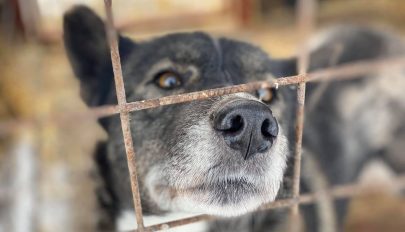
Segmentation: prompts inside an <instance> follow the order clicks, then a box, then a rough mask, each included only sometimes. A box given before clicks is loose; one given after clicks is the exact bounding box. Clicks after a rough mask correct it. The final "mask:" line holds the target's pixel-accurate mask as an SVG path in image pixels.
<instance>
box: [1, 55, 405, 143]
mask: <svg viewBox="0 0 405 232" xmlns="http://www.w3.org/2000/svg"><path fill="white" fill-rule="evenodd" d="M399 67H405V57H403V56H401V57H392V58H384V59H376V60H368V61H357V62H352V63H348V64H344V65H339V66H336V67H333V68H327V69H322V70H318V71H315V72H311V73H308V74H306V75H295V76H288V77H279V78H277V79H274V80H270V81H255V82H250V83H247V84H241V85H234V86H228V87H223V88H216V89H209V90H203V91H197V92H191V93H184V94H178V95H171V96H166V97H161V98H155V99H148V100H142V101H136V102H129V103H125V104H124V105H122V106H121V107H122V108H121V109H120V107H119V106H118V105H105V106H99V107H92V108H90V109H88V110H83V111H80V112H71V113H63V114H62V113H61V114H53V115H50V116H48V117H47V118H46V121H52V122H56V123H68V122H74V123H76V122H77V121H78V120H85V119H95V118H104V117H108V116H111V115H115V114H118V113H120V112H132V111H139V110H144V109H150V108H156V107H160V106H165V105H171V104H178V103H184V102H189V101H195V100H203V99H207V98H210V97H216V96H222V95H226V94H232V93H239V92H250V91H254V90H257V89H260V88H270V87H278V86H285V85H292V84H298V83H301V82H322V81H331V80H346V79H353V78H359V76H360V75H366V74H371V73H374V72H377V71H379V70H382V69H384V68H399ZM387 81H389V80H387ZM43 120H44V119H42V120H41V121H42V122H43ZM39 121H40V120H39V119H17V120H8V121H5V122H2V123H0V137H1V136H4V135H5V134H8V133H10V131H12V130H13V129H14V128H16V127H19V126H32V125H35V124H36V123H38V122H39Z"/></svg>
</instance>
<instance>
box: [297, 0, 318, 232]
mask: <svg viewBox="0 0 405 232" xmlns="http://www.w3.org/2000/svg"><path fill="white" fill-rule="evenodd" d="M314 10H315V0H300V1H298V4H297V26H298V30H299V33H300V38H301V39H302V41H303V46H302V47H301V48H300V53H299V57H298V63H297V70H298V74H299V75H304V76H305V75H306V74H307V69H308V65H309V51H308V47H307V46H306V40H307V38H308V37H309V35H310V33H311V31H312V29H313V24H314V16H315V11H314ZM305 89H306V84H305V82H302V83H299V84H298V88H297V109H296V116H297V118H296V124H295V126H296V127H295V128H296V131H295V152H294V176H293V198H294V199H298V197H299V194H300V176H301V155H302V134H303V129H304V106H305ZM298 209H299V204H298V203H297V204H294V205H293V206H292V207H291V214H292V219H293V222H294V224H295V225H292V226H293V227H292V231H298V230H299V228H298V223H296V222H297V221H298V220H299V216H298V215H299V210H298Z"/></svg>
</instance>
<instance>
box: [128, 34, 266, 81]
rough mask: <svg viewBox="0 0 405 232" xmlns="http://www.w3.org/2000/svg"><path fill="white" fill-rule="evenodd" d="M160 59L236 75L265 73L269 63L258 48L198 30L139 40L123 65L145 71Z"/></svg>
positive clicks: (264, 54)
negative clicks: (144, 40) (140, 41)
mask: <svg viewBox="0 0 405 232" xmlns="http://www.w3.org/2000/svg"><path fill="white" fill-rule="evenodd" d="M162 60H169V61H170V62H172V63H177V64H186V65H194V66H196V67H197V68H199V69H203V68H206V69H219V68H220V69H222V70H228V71H229V70H232V72H234V73H235V74H237V75H240V74H241V72H242V73H249V74H250V73H255V72H267V71H269V70H268V69H269V66H270V65H269V64H270V59H269V57H268V56H267V54H266V53H265V52H263V51H262V50H261V49H260V48H258V47H255V46H253V45H250V44H248V43H244V42H241V41H236V40H232V39H227V38H216V37H213V36H210V35H208V34H206V33H202V32H195V33H176V34H170V35H166V36H163V37H159V38H155V39H152V40H149V41H147V42H142V43H139V44H138V46H137V49H134V52H133V54H132V55H131V56H130V57H129V59H127V65H126V66H127V68H129V69H135V68H136V70H137V72H141V73H146V72H147V71H148V69H150V68H151V67H152V66H153V65H155V64H156V63H159V62H161V61H162ZM200 71H201V70H200Z"/></svg>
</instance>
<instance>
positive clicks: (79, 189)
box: [0, 0, 405, 232]
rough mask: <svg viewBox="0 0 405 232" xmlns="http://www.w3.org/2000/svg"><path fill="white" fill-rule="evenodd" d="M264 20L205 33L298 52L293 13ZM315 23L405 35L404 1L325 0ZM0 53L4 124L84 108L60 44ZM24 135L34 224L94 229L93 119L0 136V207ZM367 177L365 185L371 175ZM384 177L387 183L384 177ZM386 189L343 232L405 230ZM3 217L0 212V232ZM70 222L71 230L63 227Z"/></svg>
mask: <svg viewBox="0 0 405 232" xmlns="http://www.w3.org/2000/svg"><path fill="white" fill-rule="evenodd" d="M262 17H263V18H262V19H261V20H262V21H263V22H265V23H260V24H259V25H257V24H255V25H253V26H252V27H249V28H242V29H241V28H239V27H237V26H235V25H234V24H232V23H230V22H229V21H224V22H223V24H226V26H223V27H220V26H217V27H215V28H208V30H209V31H210V32H212V33H213V34H215V35H226V36H230V37H234V38H238V39H241V40H245V41H249V42H252V43H254V44H257V45H259V46H261V47H262V48H264V49H265V50H266V51H268V52H269V53H270V54H271V55H272V56H275V57H287V56H290V55H292V54H294V52H295V50H296V48H297V44H299V43H300V39H299V37H298V34H297V32H296V30H295V28H294V17H293V12H292V10H291V11H289V10H286V9H275V10H273V11H272V12H271V14H266V15H264V16H262ZM318 21H319V22H321V23H320V24H319V25H318V27H321V28H322V27H325V26H328V25H330V24H333V23H335V22H339V23H344V22H356V23H362V24H368V25H375V26H378V27H382V28H384V29H390V30H394V31H396V32H397V33H401V34H402V35H405V26H403V22H405V1H403V0H390V1H389V0H386V1H384V0H372V1H371V0H352V1H348V0H344V1H343V0H342V1H340V0H335V1H327V2H325V3H324V4H321V8H320V12H319V16H318ZM191 29H193V30H194V29H195V28H191ZM183 30H186V29H183ZM162 33H163V32H162V31H159V32H156V31H154V32H150V33H146V32H142V33H139V32H137V29H136V28H132V29H131V30H130V31H129V30H128V34H129V35H130V36H132V37H135V38H138V39H145V38H148V37H150V36H151V35H156V34H162ZM0 48H1V50H0V51H1V53H0V62H1V67H0V68H1V70H0V76H1V78H0V119H3V120H4V119H7V118H12V117H18V118H37V117H39V118H41V117H42V116H44V115H49V114H55V113H57V114H64V113H66V114H68V113H69V112H77V111H81V110H84V109H85V108H86V107H85V106H84V104H83V103H82V102H81V100H80V98H79V95H78V83H77V81H76V80H75V78H74V77H73V74H72V71H71V70H70V66H69V65H68V62H67V59H66V56H65V53H64V49H63V45H62V43H61V42H60V41H59V42H54V43H52V44H50V45H38V44H36V43H34V44H28V45H18V46H16V47H7V48H5V47H1V46H0ZM21 134H29V136H28V138H29V139H28V140H29V141H28V143H29V144H32V145H33V146H34V148H33V150H34V152H33V153H32V154H31V155H34V156H35V157H37V158H38V160H40V162H38V163H33V164H30V165H32V167H33V168H34V169H36V170H38V176H36V177H35V178H34V179H32V180H33V181H35V183H37V186H40V187H38V188H39V191H38V196H36V198H35V200H34V202H33V203H34V204H36V207H39V208H40V209H41V213H40V214H39V215H36V217H37V218H38V220H39V221H40V222H39V223H38V224H37V225H36V226H37V227H38V228H39V229H40V231H54V230H55V228H58V231H89V230H90V228H91V227H92V225H93V224H92V223H93V221H92V219H93V217H92V214H93V212H94V211H93V210H94V209H95V204H94V198H93V197H94V195H93V188H94V185H93V181H92V178H91V170H92V157H91V155H92V149H93V146H94V144H95V142H96V141H97V139H100V138H103V137H104V136H105V134H104V133H103V132H102V130H101V129H100V128H99V127H98V125H97V123H95V122H94V121H83V120H80V121H73V122H71V123H64V124H56V123H50V122H41V121H39V122H37V123H35V124H33V126H31V127H29V128H27V129H18V130H17V129H15V130H13V133H12V136H2V135H1V134H0V190H1V191H0V209H1V208H2V207H6V206H7V205H10V204H11V205H12V204H13V202H8V201H7V200H5V199H6V198H4V197H3V198H2V195H1V193H2V192H5V193H7V192H8V193H9V195H10V194H13V193H15V191H16V189H15V186H13V184H12V183H9V182H8V181H5V180H6V179H8V178H7V177H10V176H13V175H15V173H16V171H17V170H15V169H13V167H14V166H13V165H14V164H13V163H15V161H14V160H13V159H12V160H9V159H7V158H6V155H5V154H9V153H10V147H12V146H11V145H12V144H15V143H17V142H15V140H14V139H13V138H15V137H18V136H19V135H21ZM373 170H377V169H373V168H371V171H368V173H369V178H368V180H370V179H371V180H374V178H377V177H379V176H381V175H380V174H379V172H378V171H373ZM377 179H378V178H377ZM364 180H365V182H367V178H364ZM382 180H383V182H384V181H386V180H387V179H384V178H382ZM384 186H385V187H382V188H380V191H376V192H375V193H372V194H370V195H368V196H366V197H361V198H356V199H354V201H353V203H352V205H351V210H350V213H349V216H348V221H347V225H346V231H353V232H354V231H356V232H358V231H360V232H362V231H364V232H374V231H384V232H391V231H392V232H400V231H404V230H405V229H404V228H405V198H400V197H398V195H395V194H393V192H394V191H392V190H391V187H392V186H391V187H390V186H389V185H384ZM4 195H5V196H7V194H3V196H4ZM55 209H57V211H55ZM57 215H59V218H58V217H57ZM8 216H9V215H8ZM6 218H7V217H6ZM1 220H2V215H1V213H0V231H2V228H1ZM3 220H4V218H3ZM66 222H68V224H69V225H70V227H66V228H63V229H62V228H60V225H61V224H63V225H66ZM3 229H4V231H9V230H7V228H3Z"/></svg>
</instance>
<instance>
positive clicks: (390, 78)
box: [64, 6, 405, 231]
mask: <svg viewBox="0 0 405 232" xmlns="http://www.w3.org/2000/svg"><path fill="white" fill-rule="evenodd" d="M311 41H312V42H311V43H310V50H311V54H310V65H309V71H314V70H318V69H323V68H328V67H331V66H336V65H341V64H345V63H349V62H355V61H361V60H372V59H377V58H383V57H390V56H397V55H402V54H404V51H405V46H404V45H403V43H402V41H401V40H400V39H398V38H397V37H395V36H394V35H390V34H389V33H386V32H381V31H377V30H374V29H370V28H362V27H356V26H338V27H336V28H334V29H331V30H329V31H326V32H324V33H321V34H320V35H317V36H315V39H313V40H311ZM64 44H65V47H66V51H67V54H68V57H69V60H70V62H71V64H72V68H73V70H74V73H75V75H76V77H77V78H78V79H79V81H80V87H81V96H82V99H83V100H84V102H85V103H86V104H87V105H88V106H89V107H97V106H101V105H105V104H117V100H116V93H115V88H114V78H113V73H112V66H111V60H110V52H109V47H108V43H107V38H106V33H105V26H104V23H103V21H102V20H101V19H100V18H99V17H98V16H97V15H96V14H95V13H93V12H92V11H91V10H90V9H88V8H86V7H84V6H77V7H74V8H73V9H71V10H70V11H69V12H67V13H66V14H65V15H64ZM119 51H120V56H121V62H122V68H123V76H124V82H125V91H126V96H127V101H128V102H132V101H139V100H143V99H150V98H158V97H163V96H168V95H172V94H181V93H187V92H192V91H198V90H203V89H211V88H218V87H224V86H230V85H237V84H242V83H248V82H252V81H259V80H267V81H271V80H274V79H275V78H277V77H281V76H289V75H295V74H296V65H297V58H290V59H283V60H277V59H274V58H271V57H269V56H268V55H267V54H266V53H265V52H264V51H262V50H261V49H260V48H258V47H255V46H254V45H251V44H249V43H245V42H241V41H237V40H233V39H228V38H214V37H212V36H210V35H208V34H206V33H203V32H192V33H175V34H169V35H165V36H162V37H159V38H154V39H152V40H150V41H145V42H139V41H133V40H131V39H129V38H127V37H124V36H122V35H119ZM403 74H404V72H403V70H402V69H398V68H396V69H392V70H387V71H384V73H381V72H380V73H375V74H370V75H371V76H372V77H367V78H357V79H354V80H346V81H341V82H334V83H329V82H323V83H319V84H318V83H308V85H307V93H306V96H307V100H308V101H307V102H308V105H307V110H306V113H305V117H306V122H305V128H304V136H303V150H304V152H303V153H304V154H303V165H302V167H303V171H302V172H303V175H302V177H301V190H302V191H301V192H303V193H305V192H313V191H316V190H317V189H318V188H319V186H321V187H322V186H323V187H327V186H333V185H339V184H347V183H350V182H353V181H355V180H356V177H357V176H358V174H359V172H360V170H361V168H362V167H363V166H364V165H365V164H366V163H367V162H368V160H370V159H371V158H373V157H376V156H379V157H382V159H384V160H385V161H387V163H388V164H390V165H391V166H392V167H393V168H394V169H395V170H396V171H397V172H402V171H403V170H404V166H405V165H402V164H401V163H400V162H399V161H398V157H400V152H402V151H403V150H405V145H404V143H402V142H400V141H405V123H404V119H405V103H404V101H405V100H404V99H405V91H403V90H404V89H405V79H404V77H403ZM380 77H381V78H380ZM295 108H296V89H295V87H294V86H289V87H280V88H279V89H260V90H258V91H255V92H245V93H237V94H230V95H225V96H221V97H212V98H209V99H206V100H198V101H193V102H188V103H181V104H175V105H170V106H163V107H159V108H155V109H147V110H143V111H139V112H135V113H131V130H132V136H133V142H134V146H135V149H136V153H137V169H138V176H139V188H140V194H141V201H142V210H143V213H144V214H145V215H146V216H148V215H154V216H163V215H167V214H168V213H170V212H190V213H197V214H209V215H215V216H219V217H220V218H222V219H218V220H215V221H213V222H210V223H209V224H208V225H205V227H204V230H206V231H275V230H277V229H280V228H283V226H285V225H286V222H287V221H288V214H287V211H286V210H272V211H264V212H253V211H254V210H255V209H257V208H258V207H260V206H261V205H263V204H265V203H268V202H272V201H274V200H276V199H281V198H286V197H291V195H290V193H291V178H292V167H293V165H294V159H293V158H292V156H291V151H292V150H293V145H294V142H293V141H294V130H295V117H296V116H295ZM99 121H100V124H101V126H102V127H103V128H104V129H105V131H106V132H107V134H108V139H107V140H106V141H103V142H101V143H100V144H99V145H98V147H97V149H96V154H95V157H96V163H97V165H98V169H99V170H98V171H99V175H100V177H101V179H102V181H103V186H102V187H101V188H100V189H99V190H98V191H97V196H98V199H99V203H100V206H101V207H100V208H101V209H102V210H100V215H102V216H100V217H101V219H100V226H99V230H108V229H133V227H132V228H131V227H128V226H125V225H124V224H123V223H124V221H125V220H123V218H125V217H126V216H127V215H128V212H133V211H134V209H133V203H132V194H131V187H130V186H131V185H130V177H129V174H128V170H127V160H126V154H125V148H124V143H123V136H122V130H121V125H120V120H119V117H118V116H113V117H109V118H103V119H100V120H99ZM402 161H403V160H402ZM402 161H401V162H402ZM347 205H348V201H347V200H338V201H331V202H329V203H328V204H326V208H329V209H330V210H327V211H328V212H329V213H326V211H325V212H324V211H322V209H325V207H317V206H316V205H308V206H301V211H302V215H303V219H304V222H305V227H306V230H307V231H326V230H325V229H322V226H325V225H324V224H325V223H324V222H323V221H322V220H323V219H325V217H327V215H329V216H328V217H329V219H325V220H329V221H330V222H331V223H332V224H333V223H334V226H333V227H336V228H335V230H341V229H342V223H343V221H344V215H345V211H346V210H347ZM252 212H253V213H252ZM130 219H131V220H132V225H135V224H134V223H135V217H134V216H132V217H130ZM135 226H136V225H135ZM189 231H191V230H189ZM332 231H333V229H332Z"/></svg>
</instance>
